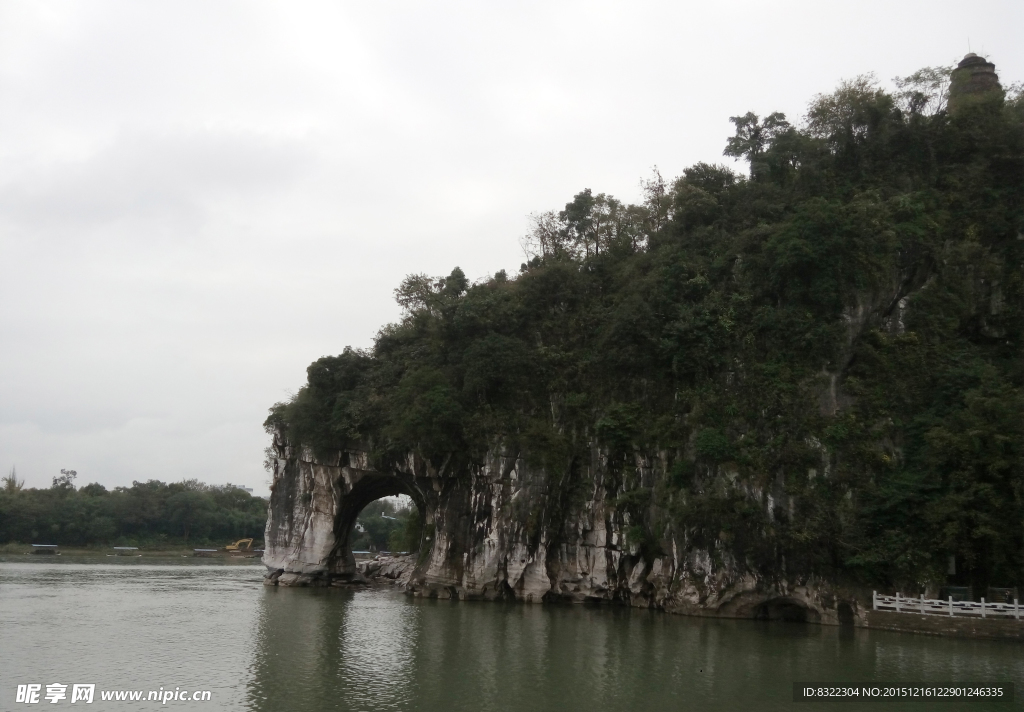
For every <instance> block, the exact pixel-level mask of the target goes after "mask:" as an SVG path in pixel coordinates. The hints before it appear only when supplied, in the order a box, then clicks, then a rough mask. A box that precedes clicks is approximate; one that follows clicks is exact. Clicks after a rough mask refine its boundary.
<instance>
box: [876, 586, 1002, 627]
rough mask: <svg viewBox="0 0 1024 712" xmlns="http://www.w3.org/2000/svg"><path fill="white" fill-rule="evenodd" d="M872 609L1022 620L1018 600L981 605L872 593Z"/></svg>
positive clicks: (982, 602)
mask: <svg viewBox="0 0 1024 712" xmlns="http://www.w3.org/2000/svg"><path fill="white" fill-rule="evenodd" d="M871 607H872V608H873V609H874V610H876V611H896V612H897V613H917V614H918V615H932V616H974V617H981V618H1016V619H1017V620H1020V613H1021V611H1020V604H1019V602H1018V601H1017V599H1016V598H1015V599H1013V603H985V599H984V598H983V599H981V602H980V603H977V602H975V601H954V600H953V597H952V596H950V597H949V599H948V600H946V601H940V600H938V599H936V598H925V597H924V594H923V593H922V594H921V596H920V597H919V598H907V597H905V596H901V595H900V594H898V593H897V594H896V595H895V596H879V595H878V591H872V592H871Z"/></svg>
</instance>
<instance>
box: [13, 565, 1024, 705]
mask: <svg viewBox="0 0 1024 712" xmlns="http://www.w3.org/2000/svg"><path fill="white" fill-rule="evenodd" d="M153 561H155V560H150V561H148V562H147V561H146V560H145V559H134V560H127V561H124V562H116V563H114V562H111V560H110V559H106V560H99V562H97V563H92V562H88V561H85V560H82V559H78V560H77V561H76V560H70V557H68V559H65V560H62V561H60V562H31V563H29V562H24V561H12V560H10V559H8V560H7V561H6V562H0V710H14V709H60V708H63V706H68V707H70V708H71V709H75V708H77V707H78V706H79V705H77V704H76V705H74V706H72V705H70V704H69V702H68V701H67V700H64V701H63V702H59V703H57V704H48V703H46V702H45V701H44V702H43V703H42V705H41V706H40V707H35V706H34V705H23V704H22V705H19V704H16V703H15V688H16V686H17V685H18V684H24V683H42V684H43V685H44V686H45V685H46V684H48V683H53V682H59V683H64V684H69V685H70V684H72V683H80V682H85V683H95V684H96V686H97V690H104V689H106V690H112V689H137V690H146V691H148V690H156V689H158V688H160V687H163V688H165V689H168V688H170V689H173V688H175V687H182V688H187V689H208V690H211V691H212V693H213V701H212V703H211V702H207V703H192V702H189V703H184V702H177V703H176V702H173V701H172V702H169V703H168V704H167V705H161V704H159V703H156V702H145V701H143V702H138V703H131V702H102V701H100V699H99V695H98V693H97V698H96V701H95V702H94V703H93V704H92V705H91V706H88V707H85V709H89V710H106V709H110V710H128V709H139V710H148V709H153V710H155V709H158V708H161V707H165V708H166V709H180V710H185V709H205V710H212V709H217V710H258V711H260V712H263V711H274V712H278V711H280V712H311V711H313V710H327V709H340V710H367V711H372V710H424V711H425V712H435V711H436V712H440V711H441V710H445V711H447V710H474V711H476V710H479V711H482V712H486V711H489V710H516V711H517V712H522V711H526V710H577V709H578V710H587V711H588V712H599V711H602V710H630V711H631V712H640V711H641V710H645V711H646V710H701V711H702V712H717V711H718V710H757V711H759V712H760V711H770V710H792V709H806V710H825V709H844V710H856V709H942V710H960V709H964V710H986V709H1000V710H1005V709H1018V710H1019V709H1024V704H1022V702H1021V700H1020V697H1021V693H1022V692H1024V691H1022V690H1021V689H1020V688H1021V686H1022V685H1021V683H1022V682H1024V646H1021V645H1020V644H1017V643H1007V642H996V641H971V640H955V639H941V638H932V637H927V636H916V635H901V634H895V633H883V632H874V631H842V630H839V629H837V628H832V627H823V626H810V625H801V624H796V623H782V622H778V623H763V622H754V621H712V620H702V619H694V618H685V617H681V616H671V615H665V614H659V613H652V612H648V611H637V610H629V609H621V608H612V607H585V606H536V605H534V606H529V605H517V604H498V603H472V602H450V601H429V600H421V599H414V598H409V597H406V596H405V595H403V594H401V593H397V592H394V591H391V590H376V589H375V590H363V591H355V592H352V591H341V590H337V589H333V590H320V589H285V588H281V589H274V588H265V587H263V586H262V585H261V581H262V576H263V568H262V567H260V566H253V565H248V564H239V563H234V564H231V565H216V564H209V563H204V564H193V563H191V562H187V563H184V562H183V563H182V564H173V565H171V564H156V563H152V562H153ZM186 561H187V560H186ZM794 681H828V682H841V681H859V682H865V681H880V682H894V681H904V682H920V681H929V682H944V681H945V682H948V681H959V682H1015V683H1016V684H1017V686H1018V699H1017V700H1016V701H1015V702H1013V703H1012V704H1006V703H1005V702H1003V703H986V702H981V703H966V702H963V701H959V702H957V701H953V702H948V703H936V702H935V701H931V702H929V703H926V704H913V703H907V702H904V703H897V704H889V705H886V704H880V703H868V704H865V703H862V702H852V703H845V704H844V703H832V704H829V703H820V702H804V703H799V704H798V703H794V702H793V701H792V683H793V682H794ZM43 689H44V692H45V687H44V688H43ZM68 689H69V691H70V687H69V688H68Z"/></svg>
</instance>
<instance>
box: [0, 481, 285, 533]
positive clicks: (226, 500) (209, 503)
mask: <svg viewBox="0 0 1024 712" xmlns="http://www.w3.org/2000/svg"><path fill="white" fill-rule="evenodd" d="M4 485H5V486H4V487H3V488H2V489H0V543H8V542H19V543H22V544H29V543H34V544H62V545H65V546H87V545H94V544H111V545H120V546H150V547H159V546H188V545H193V546H201V545H203V544H210V545H214V546H217V547H221V546H224V545H225V544H227V543H229V542H231V541H233V540H236V539H240V538H243V537H245V538H248V537H253V538H255V539H257V540H262V538H263V528H264V526H265V525H266V521H267V501H266V500H265V499H262V498H260V497H253V496H252V495H251V494H249V493H248V492H246V491H245V490H243V489H240V488H238V487H232V486H231V485H228V486H226V487H211V486H209V485H205V484H203V483H201V482H197V481H196V480H186V481H184V482H175V483H171V484H165V483H163V482H159V481H157V480H149V481H148V482H133V483H132V486H131V487H117V488H115V489H114V490H107V489H106V488H105V487H103V485H100V484H96V483H93V484H89V485H85V486H84V487H78V488H76V487H75V485H74V476H73V475H67V474H65V475H62V476H61V477H56V478H54V481H53V486H52V487H50V488H48V489H35V488H31V489H25V488H23V487H20V486H19V483H18V481H17V479H16V476H15V475H14V474H13V473H12V474H11V475H9V476H8V477H6V478H4Z"/></svg>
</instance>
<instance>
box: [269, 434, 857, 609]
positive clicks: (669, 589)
mask: <svg viewBox="0 0 1024 712" xmlns="http://www.w3.org/2000/svg"><path fill="white" fill-rule="evenodd" d="M273 452H274V455H275V457H274V458H273V460H272V462H273V465H274V482H273V489H272V495H271V504H270V516H269V519H268V522H267V528H266V552H265V554H264V557H263V561H264V563H265V564H266V566H267V569H268V574H267V579H266V583H267V584H269V585H289V586H329V585H332V584H333V585H338V584H341V585H344V584H346V583H349V582H358V581H363V580H365V579H366V578H372V577H385V578H387V579H389V580H392V581H396V582H398V583H399V584H401V585H403V586H404V587H405V589H406V590H407V591H408V592H410V593H412V594H414V595H418V596H434V597H445V598H458V599H471V598H477V599H490V600H493V599H514V600H520V601H526V602H541V601H553V600H564V601H574V602H584V601H593V602H598V601H605V602H612V603H619V604H625V605H630V606H638V607H645V608H658V609H663V610H666V611H671V612H676V613H684V614H690V615H710V616H724V617H740V618H754V617H763V618H795V619H801V620H809V621H816V622H823V623H837V622H839V619H840V611H841V610H842V611H843V613H844V614H845V615H847V616H849V615H850V613H852V614H853V616H854V618H856V619H860V618H861V617H862V615H863V613H862V604H859V603H858V600H857V599H858V598H859V597H858V596H856V595H854V594H853V593H851V592H849V591H843V590H839V589H837V588H836V587H835V586H834V585H832V584H831V583H829V582H827V581H822V580H818V579H815V578H813V577H799V576H793V577H787V576H786V575H784V574H783V575H778V576H774V577H772V578H770V579H769V578H766V577H764V576H760V575H757V574H755V573H753V572H752V571H751V569H750V568H749V567H745V566H743V565H742V564H741V562H737V561H735V560H732V559H731V558H730V554H729V553H728V552H727V551H724V550H723V551H719V550H702V549H697V548H688V549H687V548H684V547H682V546H680V545H679V543H678V542H676V541H675V540H674V539H673V538H672V537H671V536H667V537H666V538H665V541H664V542H662V546H661V547H660V549H657V550H651V547H648V546H644V545H642V544H641V543H638V542H634V541H631V537H630V530H631V527H635V525H637V524H638V522H637V521H636V516H637V515H636V514H633V515H631V514H630V513H629V508H628V507H625V506H624V505H623V504H622V501H623V500H626V499H628V498H624V497H622V495H623V494H625V493H626V492H625V487H626V485H625V484H624V483H623V481H622V477H621V476H619V475H617V474H615V473H614V472H612V471H610V470H609V467H608V459H607V457H606V454H605V453H604V452H602V451H601V450H600V449H598V448H596V447H595V448H594V449H593V450H592V452H591V461H590V463H589V464H587V465H586V466H583V467H576V468H575V469H574V470H572V471H569V472H566V473H563V474H561V475H553V474H551V473H550V472H548V471H546V470H545V469H544V468H541V467H537V466H531V464H529V463H528V462H527V461H526V460H525V459H524V458H522V457H520V456H518V454H516V453H506V452H502V451H500V450H498V449H495V450H494V451H493V452H491V453H489V455H488V457H487V458H486V461H485V462H484V463H482V464H480V465H479V466H476V467H474V468H471V469H470V470H469V471H465V472H458V473H456V472H446V471H445V469H444V467H443V466H442V467H435V466H433V465H432V464H431V463H429V462H426V461H424V460H422V459H420V458H418V457H417V456H415V455H409V456H408V458H407V459H406V461H405V462H403V463H400V465H399V466H397V467H395V468H394V469H392V470H390V471H387V472H380V471H376V470H373V469H372V468H371V467H370V465H369V458H368V455H367V453H366V452H364V451H361V450H357V449H351V450H345V451H338V452H334V453H331V454H330V456H329V457H326V458H317V457H315V456H314V454H313V453H312V452H311V451H310V450H308V449H300V448H296V447H293V446H292V445H291V444H289V443H288V442H287V441H286V440H285V439H284V437H283V436H282V435H281V434H280V433H278V434H276V435H275V437H274V442H273ZM635 459H636V475H637V477H636V479H635V481H634V485H635V486H636V487H640V488H643V487H646V488H650V487H652V486H653V485H654V483H655V481H656V480H658V479H660V478H663V477H664V476H665V474H666V473H665V471H664V469H665V468H664V466H663V463H664V462H665V458H664V455H662V456H661V457H659V455H658V454H657V453H653V454H651V455H649V456H645V455H642V454H639V453H638V454H636V457H635ZM395 494H406V495H409V496H410V497H412V499H413V500H414V501H415V503H416V505H417V507H418V508H419V511H420V514H421V516H422V517H423V518H424V524H425V526H424V528H423V532H424V533H423V539H422V541H421V545H420V551H419V553H418V554H417V555H416V556H415V557H404V558H397V559H395V558H387V559H378V560H374V561H368V562H359V563H358V564H357V563H356V561H355V559H354V558H353V556H352V553H351V551H350V548H349V544H348V542H349V538H350V536H351V533H352V530H353V528H354V525H355V519H356V516H357V515H358V513H359V511H360V510H361V509H362V508H363V507H364V506H366V504H368V503H369V502H371V501H373V500H375V499H378V498H379V497H383V496H390V495H395ZM753 496H754V497H756V498H759V499H760V501H761V502H762V503H763V505H764V506H767V507H771V506H773V495H772V493H770V492H762V493H754V494H753ZM781 496H784V495H776V496H775V497H774V501H779V498H780V497H781ZM634 512H635V510H634ZM644 516H647V515H644ZM647 524H648V526H649V525H650V522H647Z"/></svg>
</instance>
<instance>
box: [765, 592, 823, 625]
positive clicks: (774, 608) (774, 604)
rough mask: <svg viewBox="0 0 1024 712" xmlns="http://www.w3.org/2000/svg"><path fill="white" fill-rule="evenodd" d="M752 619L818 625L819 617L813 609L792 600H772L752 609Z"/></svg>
mask: <svg viewBox="0 0 1024 712" xmlns="http://www.w3.org/2000/svg"><path fill="white" fill-rule="evenodd" d="M754 618H755V619H756V620H762V621H788V622H793V623H818V622H820V618H821V617H820V616H819V615H818V612H817V611H815V610H814V609H812V608H808V607H807V606H805V605H804V604H802V603H801V602H799V601H797V600H794V599H792V598H773V599H771V600H768V601H765V602H764V603H762V604H760V605H759V606H757V608H755V609H754Z"/></svg>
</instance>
